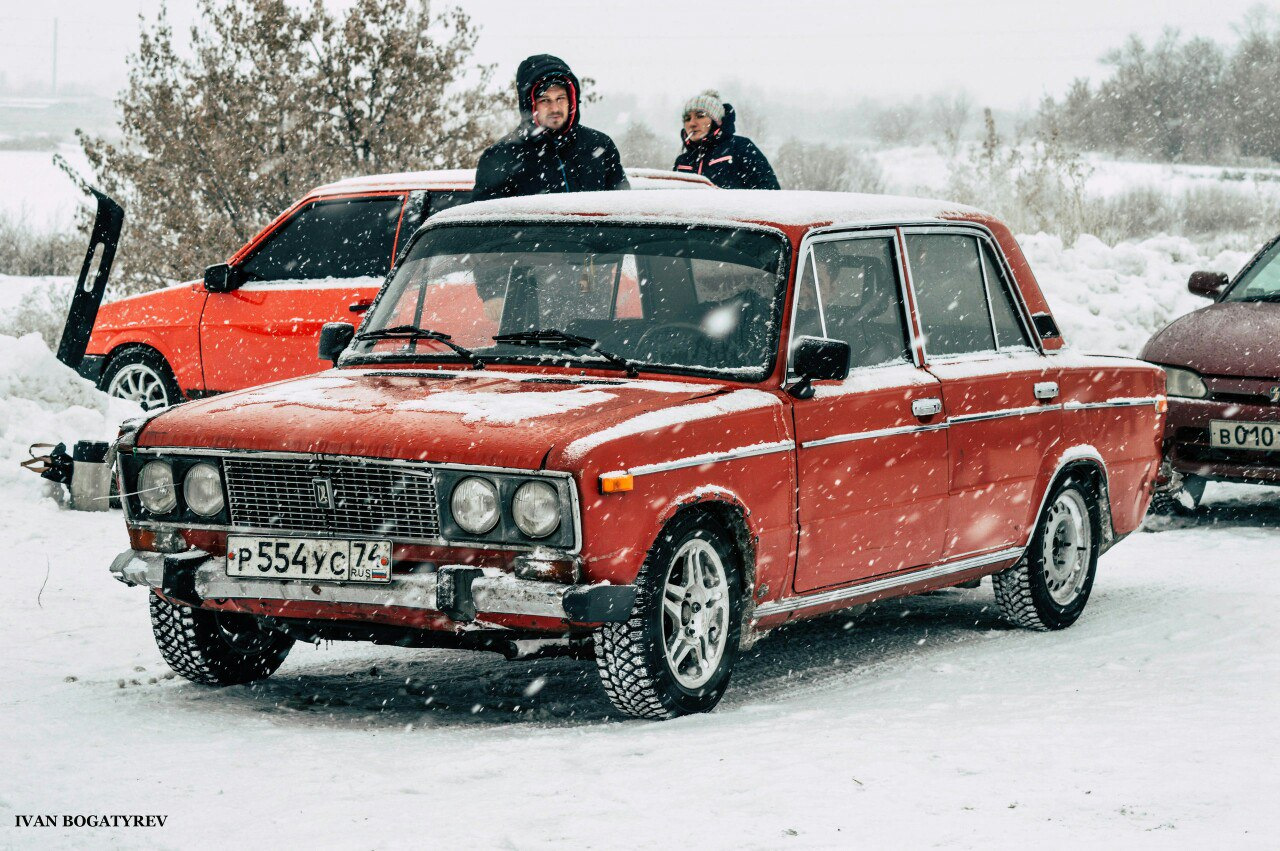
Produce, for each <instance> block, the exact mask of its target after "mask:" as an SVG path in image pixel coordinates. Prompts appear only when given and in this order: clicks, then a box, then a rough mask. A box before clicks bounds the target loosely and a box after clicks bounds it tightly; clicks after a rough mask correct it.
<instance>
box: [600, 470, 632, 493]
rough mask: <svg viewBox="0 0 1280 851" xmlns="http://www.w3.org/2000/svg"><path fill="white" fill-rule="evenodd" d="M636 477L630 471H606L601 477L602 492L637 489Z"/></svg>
mask: <svg viewBox="0 0 1280 851" xmlns="http://www.w3.org/2000/svg"><path fill="white" fill-rule="evenodd" d="M635 487H636V478H635V476H632V475H630V474H628V473H605V474H604V475H603V476H601V477H600V493H623V492H624V491H629V490H635Z"/></svg>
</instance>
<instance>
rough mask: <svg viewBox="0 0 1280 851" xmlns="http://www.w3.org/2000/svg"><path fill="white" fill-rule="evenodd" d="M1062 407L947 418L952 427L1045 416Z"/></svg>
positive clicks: (986, 412)
mask: <svg viewBox="0 0 1280 851" xmlns="http://www.w3.org/2000/svg"><path fill="white" fill-rule="evenodd" d="M1061 410H1062V406H1061V405H1034V406H1031V407H1027V408H1004V409H1002V410H999V411H983V412H982V413H980V414H957V415H956V416H954V417H947V422H948V423H950V424H951V425H958V424H960V423H976V422H981V421H983V420H998V419H1003V418H1004V417H1026V416H1030V415H1031V414H1043V413H1047V412H1049V411H1061Z"/></svg>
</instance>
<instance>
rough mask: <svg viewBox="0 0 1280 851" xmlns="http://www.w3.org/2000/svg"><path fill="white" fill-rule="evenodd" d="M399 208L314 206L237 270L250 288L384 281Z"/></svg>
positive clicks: (393, 198) (359, 201)
mask: <svg viewBox="0 0 1280 851" xmlns="http://www.w3.org/2000/svg"><path fill="white" fill-rule="evenodd" d="M403 204H404V197H403V196H400V195H388V196H377V197H373V198H344V199H340V200H334V201H316V202H313V203H311V204H308V205H307V206H305V207H303V208H302V209H300V210H298V212H296V213H294V215H293V216H292V217H291V218H290V219H289V220H288V221H287V222H285V223H284V224H283V225H281V226H280V227H279V228H278V229H277V230H276V231H275V232H274V233H273V234H271V235H270V236H268V237H267V238H266V240H265V241H264V242H263V243H262V244H261V245H260V246H258V248H257V249H256V250H255V251H254V253H253V254H252V255H251V256H250V257H249V259H248V260H246V261H244V262H242V263H240V264H239V265H240V269H241V270H242V272H243V273H244V275H245V280H246V281H249V282H272V283H287V282H293V281H316V280H323V279H326V278H335V279H343V280H350V279H352V278H384V277H386V275H387V271H388V270H389V269H390V268H391V259H392V258H391V251H392V248H393V247H394V245H395V239H396V227H397V225H398V224H399V223H400V209H401V207H402V206H403Z"/></svg>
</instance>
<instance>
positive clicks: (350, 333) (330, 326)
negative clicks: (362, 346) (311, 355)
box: [320, 322, 356, 364]
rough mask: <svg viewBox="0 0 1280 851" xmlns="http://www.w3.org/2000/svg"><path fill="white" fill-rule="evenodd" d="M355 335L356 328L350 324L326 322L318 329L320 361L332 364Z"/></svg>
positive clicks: (335, 362)
mask: <svg viewBox="0 0 1280 851" xmlns="http://www.w3.org/2000/svg"><path fill="white" fill-rule="evenodd" d="M355 335H356V326H354V325H352V324H351V323H350V322H326V323H324V327H323V328H321V329H320V360H327V361H329V362H331V363H333V364H337V363H338V358H339V357H341V356H342V353H343V352H344V351H346V348H347V346H348V345H349V344H350V343H351V338H352V337H354V336H355Z"/></svg>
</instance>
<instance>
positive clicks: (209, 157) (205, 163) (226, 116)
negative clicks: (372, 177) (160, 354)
mask: <svg viewBox="0 0 1280 851" xmlns="http://www.w3.org/2000/svg"><path fill="white" fill-rule="evenodd" d="M199 17H200V24H199V25H197V26H194V27H192V29H191V32H190V43H191V50H190V56H191V58H189V59H188V58H185V57H184V56H182V55H180V53H179V50H178V47H177V44H176V42H175V37H174V33H173V30H172V29H171V27H170V26H169V24H168V21H167V19H166V18H165V15H164V11H163V7H162V10H161V12H160V14H159V16H158V17H157V18H156V19H155V20H154V21H152V22H151V23H150V25H149V26H144V29H143V32H142V36H141V41H140V44H139V47H138V51H137V53H136V54H134V55H133V56H131V57H130V60H129V64H130V74H129V82H128V84H127V86H126V88H125V89H124V91H123V92H122V93H121V95H120V97H119V99H118V101H117V103H118V105H119V108H120V112H121V120H120V139H119V141H117V142H113V141H109V140H108V139H107V138H105V137H92V136H89V135H86V134H83V133H79V134H77V135H78V136H79V138H80V142H81V144H82V146H83V147H84V151H85V154H86V156H87V157H88V159H89V162H90V164H91V165H92V167H93V169H94V171H95V172H96V173H97V177H98V179H99V180H100V181H101V182H102V184H103V185H104V187H105V188H106V189H107V190H108V191H109V192H111V193H113V194H115V195H116V196H117V197H118V198H119V200H121V202H122V203H124V204H125V206H126V208H127V210H128V218H127V220H126V222H127V224H126V227H127V231H126V236H125V237H124V242H123V244H122V249H121V255H120V261H119V266H118V268H119V270H120V272H121V273H122V276H123V278H124V281H125V283H124V287H125V288H126V289H133V290H136V289H141V288H143V287H146V286H155V285H158V284H160V283H162V282H164V281H166V280H173V279H181V278H183V277H188V276H190V275H192V274H193V273H195V272H197V271H198V270H199V269H200V268H202V267H203V266H204V265H206V264H207V263H210V262H214V261H216V260H218V259H221V258H224V257H226V256H227V254H228V253H230V252H231V251H232V250H233V249H234V248H235V247H236V246H238V245H240V244H241V243H243V242H244V241H245V240H246V239H248V238H249V237H250V236H252V235H253V234H254V233H255V232H256V231H257V230H258V229H259V228H261V227H262V226H263V225H264V224H265V223H266V222H268V221H270V220H271V218H272V217H274V216H275V215H276V214H278V213H279V212H280V210H282V209H283V208H284V207H285V206H286V205H287V204H288V203H289V202H290V201H292V200H294V199H295V198H297V197H298V196H299V195H301V194H302V193H304V192H306V191H307V190H308V189H310V188H311V187H313V186H315V185H317V184H321V183H325V182H328V181H331V180H335V179H338V178H342V177H347V176H351V175H357V174H368V173H375V172H383V171H398V170H407V169H421V168H446V167H460V166H468V165H472V164H474V162H475V160H476V157H477V156H478V155H479V153H480V151H481V150H482V149H483V148H484V146H485V145H486V144H488V143H489V142H490V141H491V140H492V139H493V138H494V136H495V135H496V132H497V128H496V126H495V123H494V117H495V113H497V112H499V111H500V109H501V108H500V107H499V106H498V100H497V98H498V95H497V93H496V92H494V91H493V90H492V86H491V84H490V77H491V70H492V69H491V68H489V67H485V66H479V65H477V64H476V63H475V61H474V59H473V56H472V54H473V49H474V47H475V43H476V38H477V33H476V30H475V29H474V28H473V27H472V25H471V22H470V19H469V18H468V16H467V15H466V14H465V13H464V12H462V11H461V10H458V9H449V10H446V11H444V12H442V13H440V14H433V13H432V12H431V10H430V8H429V5H428V4H427V3H426V2H417V3H409V4H405V3H403V2H398V0H356V2H355V3H354V5H352V6H351V7H350V8H349V9H348V10H347V11H346V13H345V15H343V16H342V17H341V18H339V17H335V15H334V14H333V13H331V12H330V11H328V9H327V8H326V6H325V4H324V2H323V0H312V3H311V5H310V6H307V7H299V6H297V5H296V4H292V3H289V2H287V0H200V15H199Z"/></svg>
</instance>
